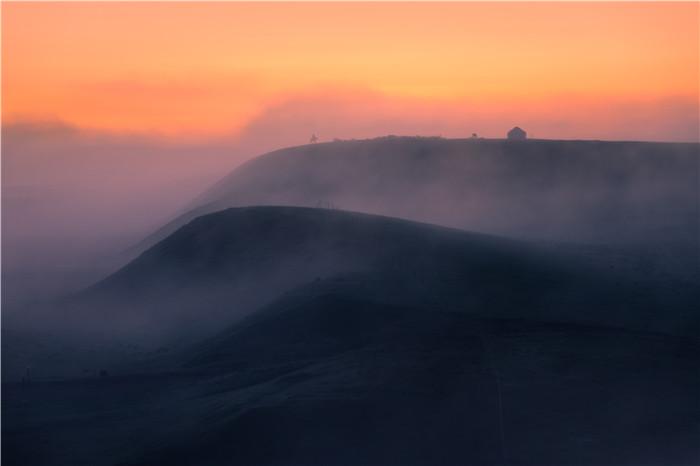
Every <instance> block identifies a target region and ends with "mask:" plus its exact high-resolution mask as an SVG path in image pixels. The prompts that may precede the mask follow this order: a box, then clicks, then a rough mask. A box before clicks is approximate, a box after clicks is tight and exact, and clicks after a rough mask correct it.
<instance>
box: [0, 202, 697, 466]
mask: <svg viewBox="0 0 700 466" xmlns="http://www.w3.org/2000/svg"><path fill="white" fill-rule="evenodd" d="M645 264H646V262H644V261H643V260H642V261H639V260H638V259H637V258H636V256H634V255H630V254H628V253H625V252H623V251H620V250H618V249H615V248H611V247H582V246H572V245H566V244H535V243H528V242H523V241H516V240H510V239H506V238H500V237H495V236H488V235H483V234H475V233H469V232H465V231H461V230H456V229H450V228H446V227H440V226H435V225H428V224H422V223H416V222H411V221H406V220H400V219H395V218H388V217H381V216H374V215H367V214H360V213H352V212H344V211H337V210H329V209H310V208H299V207H249V208H233V209H228V210H224V211H221V212H216V213H213V214H209V215H205V216H202V217H200V218H197V219H196V220H194V221H192V222H190V223H188V224H187V225H185V226H184V227H182V228H180V229H179V230H178V231H176V232H175V233H174V234H172V235H170V236H169V237H168V238H166V239H165V240H163V241H161V242H159V243H158V244H157V245H155V246H154V247H152V248H150V249H149V250H148V251H146V252H145V253H143V254H142V255H141V256H140V257H138V258H137V259H136V260H134V261H133V262H131V263H130V264H129V265H127V266H126V267H124V268H123V269H121V270H120V271H118V272H117V273H115V274H114V275H112V276H111V277H109V278H107V279H106V280H104V281H102V282H100V283H98V284H96V285H95V286H93V287H91V288H90V289H89V290H86V291H85V292H84V293H82V294H80V295H78V296H74V297H73V298H71V299H70V300H67V301H66V302H64V303H63V309H62V313H61V325H63V326H64V327H65V328H67V330H66V331H67V332H69V331H71V330H76V328H78V329H80V330H81V331H83V332H84V333H85V334H86V335H88V334H92V335H93V338H94V340H99V341H100V343H101V344H102V346H99V347H98V346H96V345H93V346H92V347H90V346H86V347H81V348H78V350H73V351H72V352H70V351H66V352H65V354H63V355H61V354H57V350H56V348H53V350H50V349H49V350H47V353H48V354H49V356H48V357H46V359H44V360H43V363H42V360H41V359H39V363H35V364H34V365H33V371H34V373H38V374H41V373H42V371H46V370H47V367H50V368H60V366H61V363H62V357H69V358H70V359H71V361H70V362H71V364H73V365H76V364H79V363H78V362H77V361H80V364H89V363H90V361H92V362H91V364H92V365H93V368H94V373H95V375H93V376H85V374H83V378H75V379H72V380H62V381H54V382H50V381H49V382H47V381H42V380H41V379H38V380H36V381H33V382H32V383H30V384H24V385H23V384H19V383H17V384H5V386H4V387H3V409H2V411H3V429H4V431H3V462H4V463H5V462H7V464H22V465H25V466H27V465H39V464H47V463H52V464H91V465H102V464H104V465H110V464H126V465H152V464H169V465H197V464H207V465H222V466H223V465H228V464H268V465H270V464H339V465H340V464H426V465H427V464H431V465H432V464H436V463H438V464H450V465H457V464H459V465H461V464H483V465H496V464H510V463H514V464H533V465H535V464H537V465H541V464H571V463H577V464H589V465H594V464H595V465H599V464H605V463H606V462H609V461H610V459H611V458H614V460H615V464H620V465H633V464H640V463H646V464H664V465H678V466H680V465H682V464H689V463H692V459H693V458H694V455H695V454H696V453H697V448H696V442H695V440H696V438H697V437H696V435H697V420H698V414H697V413H698V411H697V391H698V389H700V375H699V374H698V372H697V370H696V369H697V368H696V362H697V358H698V355H699V354H700V348H699V347H698V340H697V333H696V332H697V329H698V317H697V314H696V312H695V304H696V303H697V301H698V287H697V283H696V282H694V281H693V280H692V279H690V278H688V277H687V276H686V274H685V273H678V272H677V271H674V270H672V268H671V269H668V270H662V269H657V268H653V270H652V271H651V272H650V271H649V270H648V268H647V267H646V265H645ZM4 324H5V325H7V324H6V323H4ZM72 326H73V327H74V328H72V329H71V327H72ZM54 328H60V326H59V325H58V324H57V325H55V326H54ZM110 338H111V339H115V340H116V343H115V345H114V346H112V347H110V346H109V345H108V344H106V343H105V342H104V341H103V340H107V339H110ZM119 340H121V341H119ZM44 341H46V340H44ZM3 343H4V342H3ZM47 344H48V343H47ZM134 344H135V345H138V346H139V347H140V348H145V349H144V351H147V353H146V354H140V355H139V354H131V353H127V352H126V350H124V351H123V352H121V353H119V352H116V353H114V354H115V355H116V356H114V359H115V360H117V361H119V364H113V361H112V362H110V360H109V358H108V355H109V352H110V351H117V350H115V349H114V347H118V346H119V345H122V346H123V345H134ZM149 345H150V348H148V346H149ZM159 347H161V349H162V351H161V349H158V348H159ZM163 348H167V350H166V349H163ZM7 354H8V352H7V351H6V350H5V349H4V351H3V371H7V370H8V369H7V365H6V363H7V358H8V356H7ZM9 354H11V355H12V354H13V353H9ZM66 355H67V356H66ZM76 355H77V356H76ZM81 358H82V359H81ZM42 364H43V365H42ZM103 371H104V372H103ZM44 373H46V372H44ZM100 373H108V374H109V377H99V376H98V374H100ZM6 380H7V379H6Z"/></svg>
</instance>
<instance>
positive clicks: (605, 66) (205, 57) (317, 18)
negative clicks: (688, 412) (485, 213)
mask: <svg viewBox="0 0 700 466" xmlns="http://www.w3.org/2000/svg"><path fill="white" fill-rule="evenodd" d="M699 8H700V6H699V4H698V3H696V2H693V3H676V4H672V3H604V4H603V3H515V4H504V3H448V4H435V3H430V4H421V3H384V4H378V3H361V4H357V3H355V4H352V3H345V4H341V3H323V4H320V3H305V4H304V3H302V4H289V3H285V4H271V3H257V4H253V3H97V2H95V3H5V2H3V4H2V91H3V92H2V110H3V115H2V119H3V124H8V123H13V122H17V121H24V122H26V121H61V122H64V123H67V124H69V125H75V126H78V127H82V128H90V129H99V130H106V131H114V132H147V133H148V132H154V133H160V134H164V135H170V136H175V135H178V136H183V135H190V136H211V135H222V134H229V135H236V134H239V135H240V134H244V133H245V131H246V130H247V129H248V128H250V126H251V125H254V124H255V122H257V121H259V120H260V119H261V118H264V117H265V116H269V115H270V112H273V111H275V109H277V110H279V109H282V111H284V109H288V108H289V106H290V105H292V104H291V103H290V102H301V103H300V104H299V105H297V106H296V107H295V108H296V110H295V112H297V113H298V112H307V113H309V114H311V117H309V116H308V115H307V117H308V118H311V119H313V118H312V117H314V116H315V118H317V119H324V118H328V113H329V112H332V111H333V109H329V108H327V107H329V106H334V105H341V106H344V110H343V111H342V112H341V114H342V117H337V118H339V119H343V118H345V119H363V118H368V117H370V116H376V114H377V112H379V113H381V114H382V115H383V117H384V118H383V120H382V121H383V122H384V123H383V126H382V127H381V128H379V129H378V131H379V130H381V131H382V132H392V131H391V130H392V123H391V122H392V121H393V120H392V118H393V119H394V120H396V119H400V120H401V121H404V122H405V121H406V120H411V119H414V120H415V121H421V122H426V121H428V120H429V122H430V124H427V123H426V124H425V125H424V126H421V125H416V128H417V130H420V129H421V128H423V127H425V128H426V130H427V129H429V130H431V131H433V130H435V131H437V130H439V129H440V127H441V125H442V126H444V128H445V131H444V134H447V135H459V132H460V131H461V129H460V128H462V127H463V128H464V130H463V131H467V132H468V133H470V132H471V130H474V131H476V130H481V131H480V134H481V132H483V133H484V134H485V135H487V136H495V135H497V134H491V133H496V132H497V131H499V132H500V129H498V128H500V126H499V125H502V126H504V130H505V129H508V128H505V126H512V124H511V122H512V121H517V122H522V124H523V125H526V126H527V125H529V126H528V129H534V130H535V133H536V134H537V135H539V136H542V137H553V138H554V137H558V136H560V137H576V136H579V137H584V138H586V137H599V138H607V139H625V138H626V139H630V138H634V139H661V140H697V139H698V135H697V126H698V115H697V114H698V79H699V75H698V55H699V50H698V47H699V45H698V22H699V13H700V10H699ZM309 100H310V101H312V102H314V104H313V105H308V110H307V109H306V107H307V106H306V104H304V102H308V101H309ZM324 102H326V104H324ZM329 102H330V103H329ZM338 102H341V104H338ZM297 107H301V109H299V108H297ZM426 115H427V116H426ZM504 115H507V116H508V117H509V118H508V121H501V120H502V119H503V116H504ZM412 128H413V127H412ZM399 129H400V128H399ZM338 132H339V133H342V131H340V130H338ZM367 135H368V136H369V135H370V134H367Z"/></svg>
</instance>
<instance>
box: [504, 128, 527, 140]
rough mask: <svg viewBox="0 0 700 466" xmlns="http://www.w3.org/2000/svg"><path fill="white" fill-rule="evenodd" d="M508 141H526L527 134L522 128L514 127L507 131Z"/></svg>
mask: <svg viewBox="0 0 700 466" xmlns="http://www.w3.org/2000/svg"><path fill="white" fill-rule="evenodd" d="M508 139H511V140H515V141H524V140H525V139H527V133H526V132H525V131H523V129H522V128H520V127H518V126H516V127H515V128H513V129H511V130H510V131H508Z"/></svg>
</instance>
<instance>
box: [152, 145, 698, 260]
mask: <svg viewBox="0 0 700 466" xmlns="http://www.w3.org/2000/svg"><path fill="white" fill-rule="evenodd" d="M699 148H700V145H698V144H676V143H647V142H601V141H549V140H529V141H523V142H519V143H516V144H514V143H513V142H512V141H506V140H487V139H477V140H473V139H441V138H411V137H385V138H378V139H373V140H361V141H359V140H358V141H338V142H333V143H321V144H313V145H307V146H300V147H292V148H287V149H282V150H278V151H274V152H271V153H269V154H265V155H262V156H260V157H257V158H255V159H253V160H251V161H249V162H248V163H246V164H244V165H242V166H241V167H239V168H237V169H236V170H234V171H233V172H232V173H230V174H229V175H227V176H226V177H224V178H223V179H222V180H221V181H220V182H218V183H217V184H216V185H215V186H214V187H212V188H211V189H210V190H209V191H208V192H206V193H204V194H203V195H202V196H200V197H199V198H197V199H196V200H195V201H194V202H193V203H192V206H191V209H189V210H188V211H187V212H185V213H183V214H182V215H181V216H179V217H178V218H176V219H174V220H173V221H172V222H170V223H169V224H168V225H166V226H164V227H163V228H162V229H161V230H160V231H158V232H156V233H155V234H154V235H152V236H151V237H150V238H148V239H147V240H145V242H144V243H143V244H142V245H141V248H145V247H147V246H149V245H152V244H154V243H155V242H157V241H158V240H160V239H162V238H164V237H165V236H167V235H168V234H170V233H172V232H173V231H175V230H176V229H177V228H178V227H180V226H182V225H184V224H185V223H187V222H188V221H189V220H191V219H193V218H195V217H197V216H200V215H202V214H204V213H208V212H214V211H217V210H222V209H224V208H227V207H235V206H247V205H294V206H309V207H314V206H318V205H333V206H336V207H338V208H341V209H345V210H353V211H361V212H367V213H374V214H381V215H389V216H393V217H401V218H407V219H412V220H418V221H424V222H429V223H435V224H441V225H446V226H451V227H456V228H462V229H467V230H470V231H481V232H486V233H493V234H501V235H506V236H517V237H530V238H540V239H555V240H564V241H595V242H600V243H616V244H621V243H622V244H627V243H644V244H649V243H653V244H656V245H658V244H660V243H663V244H672V245H676V246H678V245H681V246H682V245H685V247H686V250H685V251H686V252H681V254H682V255H687V249H688V248H693V247H695V246H696V245H697V237H698V233H697V232H698V212H699V210H698V197H697V187H698V179H697V176H698V175H697V174H698V168H699V166H698V163H699V152H698V151H699ZM681 249H682V247H681Z"/></svg>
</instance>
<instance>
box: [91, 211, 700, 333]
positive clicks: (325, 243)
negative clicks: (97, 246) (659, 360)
mask: <svg viewBox="0 0 700 466" xmlns="http://www.w3.org/2000/svg"><path fill="white" fill-rule="evenodd" d="M620 257H622V258H623V259H620ZM634 259H635V258H633V257H631V256H629V255H627V256H626V255H625V254H624V252H621V251H619V250H615V249H612V248H611V249H606V248H595V247H589V248H586V247H580V246H579V247H576V246H566V245H564V244H558V245H544V244H539V245H537V244H534V243H526V242H520V241H515V240H510V239H506V238H499V237H494V236H488V235H483V234H475V233H469V232H464V231H461V230H456V229H450V228H444V227H438V226H435V225H428V224H421V223H415V222H411V221H405V220H400V219H395V218H389V217H380V216H371V215H367V214H361V213H350V212H344V211H338V210H328V209H311V208H298V207H247V208H232V209H228V210H225V211H221V212H217V213H214V214H209V215H205V216H202V217H200V218H198V219H196V220H194V221H192V222H190V223H189V224H188V225H186V226H185V227H183V228H181V229H180V230H178V231H177V232H176V233H174V234H173V235H171V236H170V237H168V238H167V239H166V240H164V241H162V242H161V243H159V244H157V245H156V246H154V247H153V248H151V249H150V250H149V251H147V252H145V253H144V254H142V255H141V256H140V257H139V258H138V259H136V260H134V261H133V262H132V263H130V264H129V265H127V266H126V267H124V268H123V269H122V270H120V271H118V272H117V273H115V274H114V275H112V276H111V277H109V278H107V279H106V280H104V281H102V282H101V283H99V284H97V285H95V286H94V287H92V288H91V290H90V291H89V292H88V293H86V295H85V296H83V297H82V298H83V299H85V298H86V297H92V298H94V299H98V300H101V299H107V298H109V299H110V300H111V299H114V300H122V301H123V300H124V299H125V298H124V297H127V298H126V300H127V301H128V302H129V303H130V305H129V306H125V307H126V308H129V307H134V308H139V306H142V305H143V303H148V304H147V307H148V308H149V309H153V310H150V311H146V312H148V313H152V314H153V316H152V317H151V319H152V320H153V322H155V323H157V325H163V322H166V321H168V320H172V316H173V315H174V314H177V313H178V312H180V311H177V312H175V311H174V309H185V308H187V307H188V306H192V307H194V308H197V309H200V308H202V307H203V306H202V303H206V312H207V313H209V314H208V317H209V318H206V319H205V318H202V317H203V315H202V312H204V311H201V310H198V311H197V314H198V316H199V317H200V318H202V319H201V320H202V321H203V322H202V324H204V322H206V321H211V322H214V323H215V325H216V326H219V327H220V325H221V321H219V320H218V318H223V319H228V318H230V317H231V316H236V317H240V316H242V315H245V314H246V313H248V312H250V311H251V310H253V309H255V308H257V307H258V306H259V305H260V304H262V303H264V302H266V301H268V300H270V299H273V298H275V297H276V296H278V295H280V294H281V293H282V292H284V291H288V290H291V289H293V288H295V287H297V286H301V285H304V284H306V283H308V282H313V281H326V280H333V279H344V280H346V281H348V282H351V283H355V284H356V286H357V287H359V288H358V291H357V292H358V294H360V295H363V297H366V296H377V297H381V298H382V300H385V301H386V302H391V303H393V304H412V305H415V304H416V303H431V304H433V305H439V306H441V307H443V308H449V309H454V310H458V311H460V312H467V313H471V314H477V315H482V316H491V317H492V316H505V317H508V318H513V317H516V315H517V317H522V318H537V319H545V320H551V321H565V322H572V321H576V322H592V323H597V324H602V323H605V324H609V325H620V326H631V327H635V328H640V329H647V330H657V331H665V332H675V331H691V330H692V329H694V327H693V328H689V327H687V325H688V324H689V323H690V321H689V320H688V318H687V317H689V316H691V314H690V313H689V307H688V306H689V305H691V302H692V300H693V299H694V298H696V297H698V294H697V290H696V289H695V287H694V286H693V284H694V281H693V280H692V277H688V276H683V275H681V274H674V273H672V272H673V271H667V273H668V275H665V274H664V273H663V271H662V270H658V269H654V271H655V274H654V273H651V272H650V271H649V270H648V264H647V267H645V264H644V262H643V261H641V262H640V261H635V260H634ZM660 283H663V286H658V285H659V284H660ZM168 300H170V301H172V303H171V305H165V303H166V302H168ZM154 302H158V303H160V304H158V305H156V306H154V305H153V303H154ZM232 303H236V306H232ZM661 303H663V309H665V310H664V311H663V312H662V311H661V307H660V305H661ZM627 309H632V312H631V313H627ZM215 311H216V312H218V313H220V314H218V318H217V319H213V318H212V316H214V315H217V314H216V312H215ZM183 312H184V311H183ZM686 312H688V313H687V314H686ZM138 313H139V315H140V316H141V317H143V311H142V310H139V311H138ZM161 314H162V315H161ZM682 316H685V317H682ZM691 320H692V319H691ZM191 324H192V325H197V323H196V322H191Z"/></svg>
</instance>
